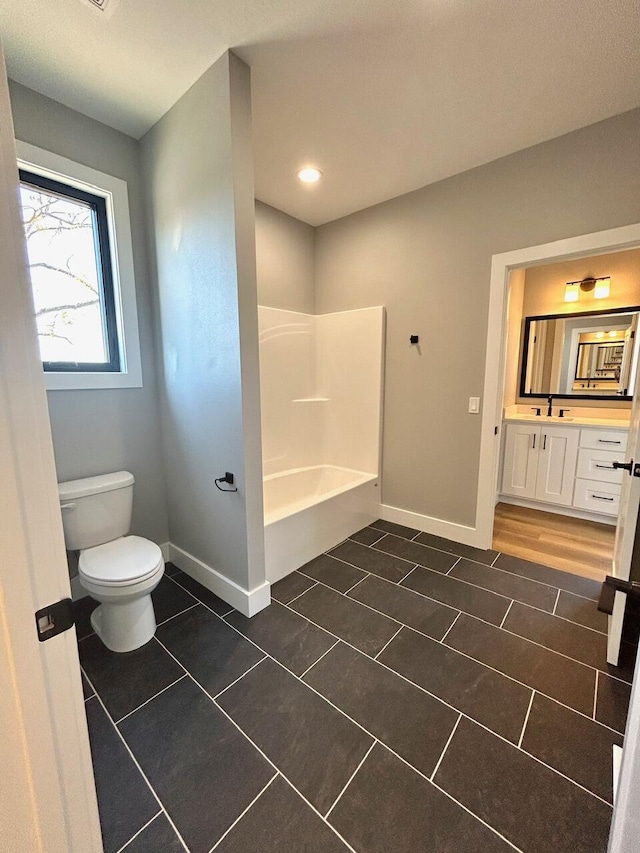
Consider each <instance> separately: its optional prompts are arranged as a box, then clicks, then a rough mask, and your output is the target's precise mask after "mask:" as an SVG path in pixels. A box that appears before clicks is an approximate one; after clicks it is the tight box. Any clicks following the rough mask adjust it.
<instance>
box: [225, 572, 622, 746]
mask: <svg viewBox="0 0 640 853" xmlns="http://www.w3.org/2000/svg"><path fill="white" fill-rule="evenodd" d="M382 580H384V578H382ZM386 583H389V584H391V585H392V586H396V584H394V583H393V581H386ZM318 584H319V585H320V586H325V587H327V589H331V590H333V592H337V590H335V589H333V587H329V586H327V584H324V583H322V581H318ZM403 589H406V590H408V591H409V592H414V593H415V594H416V595H419V596H420V597H421V598H426V599H427V601H432V602H434V603H435V604H439V605H441V606H442V607H446V608H448V609H449V610H455V608H453V607H451V605H450V604H444V603H443V602H441V601H437V600H436V599H434V598H429V596H426V595H424V594H423V593H421V592H416V591H415V590H412V589H410V588H409V587H403ZM338 594H339V595H342V593H338ZM350 600H351V601H355V602H356V603H358V604H360V605H362V607H366V608H367V609H368V610H372V611H373V612H374V613H378V614H379V615H380V616H385V617H386V618H387V619H390V620H391V621H393V622H398V620H397V619H394V617H392V616H388V615H387V614H386V613H383V612H382V611H381V610H376V609H375V607H372V606H371V605H370V604H365V603H364V602H363V601H360V599H358V598H350ZM278 604H280V605H281V606H282V607H288V605H287V604H283V603H282V602H278ZM290 609H291V610H292V612H293V613H296V614H297V615H298V616H302V617H303V618H304V619H307V621H309V622H311V623H312V624H313V625H315V626H316V627H317V628H320V629H321V630H322V631H325V632H326V633H328V634H330V635H331V636H332V637H336V638H337V639H339V640H341V641H342V642H343V643H346V645H348V646H351V648H352V649H354V650H355V651H357V652H359V653H360V654H363V655H365V657H370V655H367V654H366V652H363V651H362V650H361V649H358V648H357V647H356V646H354V645H353V644H352V643H349V641H348V640H345V639H344V637H338V635H337V634H334V633H333V631H330V630H329V629H328V628H324V627H323V626H322V625H320V624H319V623H318V622H314V621H313V619H310V618H309V617H308V616H305V615H304V614H303V613H299V612H298V611H297V610H295V609H293V608H290ZM534 609H536V608H534ZM212 612H213V611H212ZM543 612H548V611H543ZM462 615H465V616H468V617H469V618H470V619H477V620H478V621H479V622H483V623H484V624H485V625H489V626H490V627H492V628H496V629H497V628H498V626H497V625H495V624H494V623H493V622H487V621H486V619H481V618H480V617H479V616H474V615H473V614H471V613H467V612H466V611H463V610H460V611H458V612H457V613H456V617H455V619H454V620H453V623H452V624H451V625H450V626H449V628H448V629H447V631H446V632H445V634H444V636H443V637H442V639H440V640H438V639H436V638H435V637H431V636H430V635H429V634H425V633H424V631H420V630H419V629H418V628H414V627H413V626H412V625H407V624H406V623H399V624H400V625H401V626H402V627H403V628H407V629H408V630H409V631H414V632H415V633H416V634H420V636H422V637H425V638H426V639H427V640H432V641H433V642H435V643H440V644H444V640H445V638H446V637H447V634H448V633H449V631H450V630H451V629H452V628H453V626H454V624H455V623H456V621H457V620H458V618H459V617H460V616H462ZM227 624H229V623H227ZM571 624H576V623H573V622H572V623H571ZM232 627H233V626H232ZM502 630H503V631H504V632H505V633H506V634H509V635H511V636H513V637H517V638H518V639H520V640H524V641H525V642H527V643H531V644H532V645H536V646H540V644H539V643H536V642H535V641H534V640H529V639H527V638H526V637H521V636H520V634H514V633H513V632H512V631H509V630H508V629H506V628H503V629H502ZM238 633H241V632H238ZM241 635H242V636H243V637H245V639H249V638H248V637H247V636H246V634H242V633H241ZM254 645H256V646H257V644H254ZM257 648H259V649H260V651H264V650H263V649H262V647H261V646H257ZM446 648H448V649H451V650H452V651H454V652H456V653H457V654H459V655H462V656H463V657H465V658H468V659H469V660H472V661H474V663H477V664H480V666H484V667H486V668H487V669H490V670H491V671H492V672H496V673H498V675H501V676H503V677H504V678H507V679H509V681H513V682H515V683H516V684H519V685H520V686H521V687H526V689H527V690H533V689H534V688H533V687H531V686H530V685H529V684H526V683H525V682H524V681H519V680H518V679H517V678H514V676H512V675H507V673H506V672H502V671H501V670H499V669H496V668H495V667H493V666H491V665H490V664H488V663H485V662H484V661H481V660H478V658H474V657H472V656H471V655H470V654H467V652H463V651H461V650H460V649H456V648H454V647H453V646H446ZM540 648H543V649H546V651H548V652H551V653H552V654H557V655H559V656H561V657H567V656H566V655H563V654H562V653H561V652H556V651H554V650H553V649H549V648H547V646H540ZM371 659H372V660H373V658H371ZM567 659H568V660H571V661H572V662H573V663H576V664H578V665H579V666H584V667H586V668H587V669H594V667H592V666H590V665H589V664H586V663H583V662H582V661H577V660H574V659H573V658H567ZM278 663H280V661H278ZM378 663H381V664H382V665H383V666H385V664H383V663H382V661H378ZM283 666H284V664H283ZM285 669H288V668H287V667H286V666H285ZM288 671H289V672H292V671H291V670H288ZM391 671H392V672H395V670H391ZM292 674H295V673H292ZM396 674H399V673H396ZM607 674H608V673H607ZM401 677H403V676H401ZM609 677H610V678H614V679H616V680H617V681H622V683H623V684H627V685H628V684H629V682H627V681H623V680H622V679H619V678H616V676H614V675H609ZM406 680H407V681H408V680H409V679H406ZM410 683H411V684H414V683H415V682H413V681H412V682H410ZM416 686H419V685H416ZM421 689H424V688H421ZM425 692H426V693H429V691H428V690H426V691H425ZM537 692H538V693H540V694H541V695H542V696H546V697H547V698H548V699H551V701H553V702H556V703H557V704H558V705H562V707H563V708H567V710H569V711H573V713H574V714H579V715H580V716H581V717H585V718H586V719H587V720H591V719H592V717H590V716H588V715H587V714H585V713H584V712H583V711H578V710H577V709H576V708H572V707H571V706H570V705H567V704H565V703H564V702H562V701H561V700H560V699H556V698H555V697H554V696H550V695H549V694H548V693H542V691H541V690H537ZM429 695H430V696H435V694H432V693H429ZM435 698H436V699H438V698H439V697H437V696H436V697H435ZM440 701H441V702H442V701H444V700H442V699H440ZM451 707H453V706H451ZM454 710H458V709H457V708H454ZM596 722H597V723H598V724H599V725H601V726H603V727H604V728H606V729H608V730H609V731H612V732H615V733H616V734H620V732H618V730H617V729H614V728H611V726H607V725H606V723H602V722H600V720H596ZM489 731H491V730H490V729H489ZM509 742H510V741H509Z"/></svg>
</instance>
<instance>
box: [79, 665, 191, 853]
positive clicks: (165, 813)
mask: <svg viewBox="0 0 640 853" xmlns="http://www.w3.org/2000/svg"><path fill="white" fill-rule="evenodd" d="M80 669H81V671H82V672H83V673H84V677H85V678H86V679H87V681H88V682H89V684H90V685H91V687H92V689H93V691H94V692H95V698H96V699H97V700H98V702H99V703H100V705H101V706H102V710H103V711H104V713H105V714H106V715H107V719H108V720H109V722H110V723H111V725H112V726H113V728H114V729H115V731H116V734H117V735H118V737H119V738H120V740H121V741H122V743H123V744H124V748H125V749H126V750H127V752H128V753H129V755H130V756H131V760H132V761H133V763H134V764H135V766H136V767H137V769H138V772H139V773H140V775H141V776H142V778H143V779H144V781H145V782H146V784H147V787H148V788H149V790H150V791H151V793H152V795H153V797H154V798H155V800H156V802H157V803H158V805H159V806H160V809H161V810H162V813H163V814H164V816H165V817H166V819H167V820H168V821H169V823H170V824H171V826H172V828H173V831H174V832H175V834H176V835H177V837H178V839H179V841H180V843H181V844H182V846H183V847H184V849H185V850H186V851H187V853H189V848H188V847H187V845H186V844H185V841H184V838H183V837H182V835H181V834H180V833H179V832H178V828H177V826H176V825H175V823H174V822H173V821H172V820H171V818H170V817H169V813H168V812H167V810H166V809H165V807H164V804H163V802H162V800H161V799H160V797H159V796H158V794H157V793H156V789H155V788H154V787H153V785H152V784H151V782H150V781H149V779H148V777H147V774H146V773H145V772H144V770H143V769H142V767H141V766H140V763H139V762H138V759H137V758H136V757H135V755H134V754H133V751H132V749H131V748H130V746H129V744H128V743H127V742H126V740H125V739H124V736H123V734H122V732H121V731H120V729H119V728H118V727H117V726H116V724H115V723H114V721H113V717H112V716H111V714H110V713H109V712H108V711H107V708H106V705H105V704H104V702H103V701H102V698H101V697H100V695H99V694H98V691H97V690H96V688H95V685H94V684H93V682H92V681H91V679H90V678H89V676H88V675H87V673H86V672H85V671H84V669H83V668H82V666H81V667H80ZM183 669H184V667H183ZM130 840H131V839H129V841H130ZM127 843H128V842H127Z"/></svg>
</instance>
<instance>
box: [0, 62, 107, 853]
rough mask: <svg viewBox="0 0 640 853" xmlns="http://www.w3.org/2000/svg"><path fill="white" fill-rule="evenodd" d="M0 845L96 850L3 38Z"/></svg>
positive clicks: (76, 852) (81, 852)
mask: <svg viewBox="0 0 640 853" xmlns="http://www.w3.org/2000/svg"><path fill="white" fill-rule="evenodd" d="M0 280H1V281H2V287H1V288H0V412H2V415H1V417H0V470H2V489H1V490H0V518H1V519H2V557H1V559H0V683H1V684H2V689H1V690H0V716H1V717H2V721H3V727H4V737H3V738H2V739H1V742H0V755H1V761H2V768H3V770H2V772H3V774H4V778H5V780H6V781H7V782H8V784H6V785H3V796H2V797H0V848H1V849H3V850H5V849H6V850H29V851H34V853H45V851H49V850H65V851H69V853H101V851H102V840H101V835H100V823H99V819H98V809H97V800H96V790H95V784H94V778H93V769H92V765H91V753H90V749H89V738H88V731H87V720H86V715H85V710H84V702H83V694H82V684H81V678H80V665H79V660H78V649H77V644H76V634H75V631H65V632H64V633H61V634H58V635H57V636H54V637H52V638H50V639H49V640H47V641H46V642H44V643H40V642H39V641H38V636H37V631H36V622H35V615H34V614H35V612H36V611H37V610H39V609H41V608H42V607H45V606H47V605H50V604H52V603H54V602H56V601H58V600H59V599H62V598H66V597H69V592H70V590H69V572H68V568H67V560H66V554H65V548H64V538H63V532H62V521H61V517H60V503H59V497H58V489H57V482H56V470H55V464H54V457H53V443H52V439H51V427H50V422H49V413H48V407H47V399H46V392H45V386H44V376H43V371H42V363H41V361H40V355H39V351H38V342H37V334H36V328H35V318H34V310H33V302H32V299H31V288H30V284H29V277H28V272H27V264H26V244H25V240H24V232H23V228H22V223H21V219H20V213H19V203H18V168H17V159H16V151H15V143H14V132H13V122H12V117H11V108H10V102H9V91H8V86H7V79H6V74H5V70H4V58H3V54H2V48H1V46H0Z"/></svg>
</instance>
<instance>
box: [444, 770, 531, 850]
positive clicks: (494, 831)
mask: <svg viewBox="0 0 640 853" xmlns="http://www.w3.org/2000/svg"><path fill="white" fill-rule="evenodd" d="M431 784H432V785H433V787H434V788H437V789H438V791H440V793H441V794H444V795H445V797H448V798H449V799H450V800H451V801H452V802H454V803H456V805H458V806H460V808H461V809H464V811H465V812H466V813H467V814H470V815H471V817H474V818H475V819H476V820H478V821H480V823H482V824H484V826H486V827H487V829H490V830H491V832H493V833H494V834H495V835H497V836H498V838H501V839H502V840H503V841H504V842H505V843H506V844H508V845H509V847H512V848H513V849H514V850H515V851H517V853H524V851H523V850H522V848H520V847H516V845H515V844H514V843H513V841H509V839H508V838H507V837H506V835H503V834H502V833H501V832H498V830H497V829H495V828H494V827H493V826H491V824H490V823H487V822H486V820H483V819H482V818H481V817H478V815H476V814H474V812H472V811H471V809H470V808H469V807H468V806H465V805H464V803H461V802H460V801H459V800H456V798H455V797H453V796H452V795H451V794H450V793H449V792H448V791H446V790H445V789H444V788H441V787H440V785H438V783H437V782H432V783H431Z"/></svg>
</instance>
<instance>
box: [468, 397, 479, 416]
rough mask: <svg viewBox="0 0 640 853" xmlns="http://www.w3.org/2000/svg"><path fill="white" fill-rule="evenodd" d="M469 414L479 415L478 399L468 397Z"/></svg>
mask: <svg viewBox="0 0 640 853" xmlns="http://www.w3.org/2000/svg"><path fill="white" fill-rule="evenodd" d="M469 413H470V414H472V415H479V414H480V397H469Z"/></svg>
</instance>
